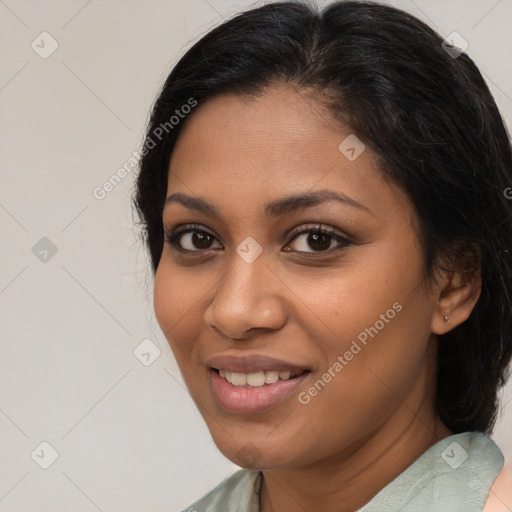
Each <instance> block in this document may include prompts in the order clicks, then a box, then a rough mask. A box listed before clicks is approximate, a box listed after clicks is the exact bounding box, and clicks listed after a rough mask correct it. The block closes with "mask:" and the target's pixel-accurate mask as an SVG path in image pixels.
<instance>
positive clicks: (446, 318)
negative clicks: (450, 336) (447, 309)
mask: <svg viewBox="0 0 512 512" xmlns="http://www.w3.org/2000/svg"><path fill="white" fill-rule="evenodd" d="M444 321H445V322H446V323H447V324H448V325H449V324H450V319H449V318H448V317H447V316H445V317H444Z"/></svg>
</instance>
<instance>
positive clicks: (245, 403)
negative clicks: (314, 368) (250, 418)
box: [210, 370, 309, 414]
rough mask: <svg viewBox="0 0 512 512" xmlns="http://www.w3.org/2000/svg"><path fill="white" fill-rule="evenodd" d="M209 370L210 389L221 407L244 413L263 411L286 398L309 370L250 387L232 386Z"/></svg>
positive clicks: (294, 391) (292, 392) (295, 390)
mask: <svg viewBox="0 0 512 512" xmlns="http://www.w3.org/2000/svg"><path fill="white" fill-rule="evenodd" d="M210 372H211V380H210V382H211V386H212V391H213V394H214V396H215V398H216V399H217V402H218V403H219V404H220V405H221V407H222V408H223V409H225V410H226V411H229V412H235V413H245V414H247V413H253V412H262V411H265V410H267V409H270V408H271V407H274V406H276V405H277V404H279V403H281V402H282V401H283V400H286V399H287V398H288V397H290V396H291V395H293V394H294V393H296V392H297V388H298V387H299V386H300V385H301V384H302V382H303V381H304V380H305V379H306V378H307V376H308V375H309V372H305V373H303V374H302V375H300V376H299V377H294V378H293V379H288V380H281V379H279V380H278V381H277V382H274V384H265V385H264V386H260V387H251V386H234V385H233V384H231V383H230V382H228V381H227V380H226V379H225V378H224V377H221V376H220V375H219V374H218V372H217V371H216V370H210Z"/></svg>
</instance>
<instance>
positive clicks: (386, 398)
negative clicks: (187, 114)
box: [154, 87, 434, 468]
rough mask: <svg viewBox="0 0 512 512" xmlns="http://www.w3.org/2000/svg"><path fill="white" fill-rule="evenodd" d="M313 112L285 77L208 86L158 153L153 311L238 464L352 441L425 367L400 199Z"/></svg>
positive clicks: (422, 376)
mask: <svg viewBox="0 0 512 512" xmlns="http://www.w3.org/2000/svg"><path fill="white" fill-rule="evenodd" d="M327 119H328V117H327V113H326V112H325V111H323V110H322V108H321V107H320V106H319V105H318V104H316V103H315V101H314V100H313V99H309V97H308V96H306V94H305V93H299V92H296V91H294V90H291V89H288V88H285V87H276V88H272V89H268V90H266V92H265V93H264V94H263V95H262V96H261V97H259V98H257V99H251V100H248V99H247V98H243V97H236V96H227V95H226V96H218V97H216V98H214V99H211V100H209V101H208V102H206V103H204V104H203V105H201V106H200V107H199V108H198V110H197V111H196V112H195V113H194V115H193V116H192V117H191V118H190V119H189V120H188V121H187V124H186V125H185V126H184V128H183V130H182V132H181V134H180V136H179V139H178V141H177V144H176V147H175V150H174V152H173V155H172V158H171V161H170V166H169V178H168V190H167V197H168V201H167V204H166V206H165V208H164V213H163V225H164V229H165V232H166V235H168V236H169V237H170V241H166V243H165V244H164V248H163V252H162V257H161V260H160V264H159V266H158V269H157V272H156V276H155V286H154V306H155V312H156V316H157V319H158V322H159V324H160V327H161V329H162V331H163V333H164V334H165V336H166V338H167V339H168V342H169V344H170V346H171V348H172V351H173V353H174V355H175V357H176V360H177V362H178V365H179V367H180V370H181V372H182V375H183V378H184V380H185V382H186V384H187V387H188V389H189V392H190V395H191V396H192V398H193V399H194V401H195V403H196V404H197V406H198V409H199V411H200V412H201V414H202V415H203V417H204V419H205V421H206V423H207V425H208V428H209V429H210V432H211V434H212V436H213V439H214V441H215V443H216V444H217V446H218V447H219V449H220V450H221V451H222V452H223V453H224V455H225V456H226V457H228V458H229V459H231V460H232V461H233V462H234V463H235V464H238V465H240V466H243V467H250V468H278V467H281V468H283V467H298V466H301V465H307V464H313V463H315V462H317V461H319V460H320V459H326V458H328V457H333V456H336V455H337V454H342V453H344V452H347V451H350V450H351V449H352V447H354V446H356V445H357V444H358V443H360V442H361V441H362V440H363V439H365V438H367V437H368V436H371V435H373V434H374V433H375V432H377V431H378V430H379V429H381V428H383V426H384V425H386V424H387V423H388V422H389V421H390V420H391V419H392V418H394V417H395V416H397V414H398V410H399V409H400V406H401V405H402V404H403V403H404V402H406V401H407V400H409V398H410V397H411V394H413V393H416V395H419V394H421V392H422V391H421V390H422V389H423V388H424V385H425V382H427V381H428V379H429V378H430V377H431V373H429V372H431V369H432V360H431V358H429V347H430V346H431V345H432V337H431V335H430V326H431V320H432V315H433V310H434V300H433V296H432V295H429V292H427V291H426V289H425V285H424V283H425V282H424V279H425V277H424V267H423V260H422V254H421V250H420V247H419V244H418V241H417V234H416V231H415V228H414V226H415V221H416V220H417V219H416V217H415V213H414V209H413V207H412V205H411V204H410V203H409V201H408V199H407V197H406V196H405V193H404V192H403V191H402V190H401V189H399V188H397V187H395V186H393V185H390V184H389V183H386V182H384V181H383V179H382V177H381V174H380V172H379V169H378V167H377V163H376V159H375V158H374V155H372V153H371V151H370V149H369V148H368V147H366V149H364V151H362V153H360V154H359V156H357V154H358V153H359V152H360V150H361V148H362V146H358V145H357V144H356V145H354V142H353V139H352V144H350V143H349V142H350V141H351V139H349V141H348V142H347V143H346V146H345V145H342V150H340V149H339V146H340V143H341V142H342V141H344V140H345V139H346V138H347V136H349V135H351V132H350V129H342V128H340V127H337V126H335V125H334V124H333V123H331V122H328V121H327ZM356 142H357V141H356ZM347 147H348V149H347ZM351 147H353V148H354V149H355V150H354V151H351V149H350V148H351ZM354 156H357V158H355V159H354ZM348 157H350V158H348ZM174 194H180V195H177V196H174ZM171 196H173V198H170V197H171ZM185 196H187V197H188V198H189V199H187V197H185ZM292 196H297V197H300V196H302V199H300V200H297V198H296V200H295V201H291V200H289V198H290V197H292ZM205 203H208V204H207V205H205ZM171 242H172V243H171ZM277 379H279V380H277ZM276 380H277V381H276ZM398 421H399V420H398ZM404 421H405V418H404ZM407 421H408V420H407Z"/></svg>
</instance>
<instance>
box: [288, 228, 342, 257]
mask: <svg viewBox="0 0 512 512" xmlns="http://www.w3.org/2000/svg"><path fill="white" fill-rule="evenodd" d="M301 239H302V240H301ZM297 241H299V243H297ZM293 242H294V243H296V246H298V248H296V249H294V250H295V251H297V252H305V253H323V252H328V251H329V250H330V249H332V248H333V247H336V246H338V247H339V248H343V247H346V246H347V245H350V241H349V240H347V238H345V237H344V236H342V235H341V234H339V233H337V232H336V231H334V230H332V229H330V228H323V229H322V228H318V227H315V228H314V229H313V228H309V229H304V230H302V231H300V232H298V233H296V234H295V236H294V238H293ZM308 249H309V250H308Z"/></svg>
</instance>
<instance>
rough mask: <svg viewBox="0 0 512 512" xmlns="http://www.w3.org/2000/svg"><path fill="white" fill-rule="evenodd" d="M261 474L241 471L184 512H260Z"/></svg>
mask: <svg viewBox="0 0 512 512" xmlns="http://www.w3.org/2000/svg"><path fill="white" fill-rule="evenodd" d="M260 485H261V473H260V472H259V471H248V470H246V469H240V470H238V471H236V472H235V473H233V474H232V475H231V476H229V477H227V478H226V479H224V480H223V481H222V482H220V483H219V484H218V485H217V486H216V487H215V488H213V489H212V490H211V491H210V492H208V493H207V494H205V495H204V496H203V497H202V498H201V499H199V500H198V501H196V502H195V503H193V504H192V505H190V506H189V507H187V508H186V509H184V510H183V511H182V512H258V509H259V490H260Z"/></svg>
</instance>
